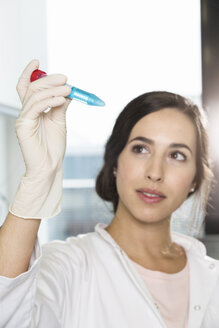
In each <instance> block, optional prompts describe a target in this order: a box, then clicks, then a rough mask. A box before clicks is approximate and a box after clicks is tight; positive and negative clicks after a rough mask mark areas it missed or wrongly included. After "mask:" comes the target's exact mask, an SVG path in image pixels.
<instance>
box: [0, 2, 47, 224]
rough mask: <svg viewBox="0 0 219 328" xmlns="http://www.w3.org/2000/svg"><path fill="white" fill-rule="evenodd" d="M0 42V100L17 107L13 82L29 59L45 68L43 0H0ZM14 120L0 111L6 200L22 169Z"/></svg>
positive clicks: (0, 166) (0, 185)
mask: <svg viewBox="0 0 219 328" xmlns="http://www.w3.org/2000/svg"><path fill="white" fill-rule="evenodd" d="M0 44H1V51H0V89H1V93H0V104H1V105H2V104H3V105H4V104H6V105H8V106H12V107H15V108H17V109H20V107H21V105H20V101H19V97H18V95H17V92H16V84H17V80H18V78H19V76H20V74H21V72H22V71H23V69H24V67H25V66H26V64H27V63H28V62H29V61H30V60H31V59H33V58H38V59H39V60H40V62H41V63H42V65H43V67H44V68H45V69H46V68H47V33H46V1H44V0H37V1H34V0H7V1H6V0H3V1H1V2H0ZM5 110H6V111H7V107H5ZM14 123H15V118H7V117H3V116H1V115H0V157H1V161H0V192H2V193H3V194H5V195H6V196H7V197H8V201H9V202H10V201H11V200H12V198H13V196H14V194H15V192H16V189H17V186H18V183H19V180H20V177H21V175H22V174H23V173H24V163H23V160H22V156H21V152H20V148H19V145H18V142H17V138H16V135H15V131H14ZM0 207H1V208H2V206H1V205H0ZM2 215H3V214H1V213H0V221H1V220H2Z"/></svg>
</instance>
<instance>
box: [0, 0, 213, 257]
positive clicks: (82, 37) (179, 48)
mask: <svg viewBox="0 0 219 328" xmlns="http://www.w3.org/2000/svg"><path fill="white" fill-rule="evenodd" d="M218 17H219V2H218V1H217V0H209V1H208V0H202V1H200V0H183V1H182V0H165V1H163V0H153V1H152V0H135V1H131V0H120V1H118V0H111V1H106V0H92V1H90V0H80V1H75V0H62V1H58V0H38V1H33V0H19V1H17V0H7V1H6V0H3V1H1V2H0V18H1V19H0V24H1V28H0V41H1V53H0V71H1V78H0V88H1V94H0V156H1V161H0V221H1V223H2V222H3V221H4V219H5V217H6V215H7V213H8V205H9V203H10V202H11V201H12V200H13V197H14V195H15V192H16V189H17V187H18V184H19V181H20V179H21V176H22V175H23V174H24V171H25V167H24V163H23V160H22V155H21V152H20V149H19V145H18V142H17V139H16V135H15V131H14V124H15V120H16V118H17V116H18V114H19V110H20V102H19V98H18V95H17V93H16V84H17V80H18V78H19V76H20V74H21V72H22V71H23V69H24V67H25V66H26V65H27V63H28V62H29V61H30V60H31V59H33V58H38V59H39V60H40V63H41V65H40V69H42V70H44V71H46V72H47V73H48V74H51V73H63V74H65V75H67V77H68V83H70V84H72V85H74V86H76V87H78V88H81V89H84V90H87V91H89V92H91V93H94V94H96V95H97V96H98V97H100V98H101V99H103V100H104V101H105V102H106V106H105V107H103V108H96V107H93V108H92V107H89V106H86V105H84V104H82V103H79V102H76V101H73V102H72V103H71V105H70V106H69V109H68V112H67V138H68V139H67V151H66V156H65V159H64V171H63V174H64V180H63V201H62V212H61V213H60V214H59V215H57V216H56V217H55V218H53V219H49V220H44V221H43V222H42V225H41V228H40V233H39V236H40V240H41V242H42V243H45V242H47V241H49V240H52V239H65V238H66V237H68V236H71V235H77V234H79V233H86V232H89V231H93V230H94V227H95V225H96V224H97V223H98V222H103V223H106V224H107V223H109V222H110V220H111V219H112V217H113V214H112V207H111V205H110V204H109V203H107V202H103V201H102V200H101V199H100V198H99V197H98V196H97V195H96V194H95V191H94V185H95V177H96V175H97V173H98V171H99V169H100V168H101V165H102V156H103V151H104V145H105V143H106V141H107V138H108V137H109V135H110V133H111V129H112V127H113V124H114V122H115V119H116V117H117V115H118V114H119V112H120V111H121V110H122V109H123V107H124V106H125V105H126V104H127V103H128V102H129V101H130V100H132V99H133V98H134V97H136V96H138V95H140V94H142V93H145V92H149V91H154V90H166V91H171V92H175V93H179V94H181V95H183V96H185V97H188V98H191V99H192V100H193V101H194V102H196V103H197V104H198V105H201V106H204V109H205V110H206V111H207V113H208V117H209V134H210V142H211V154H212V158H213V162H214V174H215V188H214V190H213V191H212V194H211V201H210V205H209V208H208V214H207V216H206V217H205V218H203V219H205V222H206V223H205V225H204V226H203V230H202V234H201V237H200V239H201V240H202V241H203V242H204V244H205V245H206V247H207V251H208V254H209V255H210V256H212V257H215V258H218V259H219V202H218V192H219V190H218V189H219V187H218V177H219V174H218V162H219V150H218V146H219V133H218V131H219V130H218V123H219V112H218V101H219V99H218V98H219V92H218V90H219V65H218V58H219V42H218V35H219V23H218ZM190 205H191V204H189V203H188V204H186V208H187V209H188V211H189V207H190ZM185 212H186V210H185ZM184 214H185V213H184ZM188 223H189V218H188V216H187V217H186V219H185V215H181V214H180V212H179V213H176V215H175V218H174V220H173V222H172V224H173V230H175V231H179V232H182V233H187V234H189V233H190V234H192V235H194V236H195V237H196V235H195V232H193V233H191V232H189V231H188V226H189V224H188Z"/></svg>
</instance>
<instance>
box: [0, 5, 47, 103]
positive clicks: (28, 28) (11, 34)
mask: <svg viewBox="0 0 219 328" xmlns="http://www.w3.org/2000/svg"><path fill="white" fill-rule="evenodd" d="M0 42H1V51H0V72H1V74H0V90H1V93H0V103H1V104H2V103H3V104H7V105H10V106H14V107H18V108H19V107H20V102H19V98H18V96H17V93H16V84H17V79H18V77H19V75H20V74H21V72H22V70H23V69H24V67H25V66H26V64H27V63H28V62H29V61H30V60H31V59H33V58H39V59H40V61H41V62H42V64H43V66H44V67H45V68H46V67H47V37H46V1H45V0H37V1H34V0H3V1H0Z"/></svg>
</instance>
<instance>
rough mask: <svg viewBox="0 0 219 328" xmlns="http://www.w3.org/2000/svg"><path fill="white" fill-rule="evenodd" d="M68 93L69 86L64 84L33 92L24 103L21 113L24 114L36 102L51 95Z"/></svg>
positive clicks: (65, 95) (69, 90)
mask: <svg viewBox="0 0 219 328" xmlns="http://www.w3.org/2000/svg"><path fill="white" fill-rule="evenodd" d="M70 93H71V88H70V87H68V86H66V85H64V86H59V87H55V88H51V89H46V90H41V91H38V92H35V93H33V94H32V95H31V96H30V98H28V99H27V100H26V102H25V103H24V105H23V109H22V113H21V115H22V116H24V115H25V113H26V112H28V111H29V110H30V109H31V108H32V106H33V105H34V104H35V103H37V102H40V101H42V100H44V99H47V98H51V97H57V96H63V97H67V96H68V95H69V94H70Z"/></svg>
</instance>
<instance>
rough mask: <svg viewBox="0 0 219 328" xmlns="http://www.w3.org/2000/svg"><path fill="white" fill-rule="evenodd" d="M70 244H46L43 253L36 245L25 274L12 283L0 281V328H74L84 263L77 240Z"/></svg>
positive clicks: (84, 269) (4, 279)
mask: <svg viewBox="0 0 219 328" xmlns="http://www.w3.org/2000/svg"><path fill="white" fill-rule="evenodd" d="M73 241H74V242H73V243H71V242H64V241H53V242H49V243H47V244H45V245H43V246H42V250H41V248H40V247H39V244H36V246H35V250H34V253H33V255H32V257H31V261H30V268H29V270H28V271H27V272H25V273H23V274H21V275H19V276H18V277H16V278H13V279H9V278H4V277H0V288H1V297H0V327H4V328H14V327H19V328H45V327H52V328H63V327H70V326H74V323H73V317H74V315H73V314H74V313H75V312H77V311H75V309H76V308H77V306H78V304H77V303H78V300H79V299H80V290H81V285H82V283H83V281H84V279H85V275H86V274H87V263H86V255H85V253H84V251H83V250H82V249H81V248H80V247H78V246H77V238H75V239H74V238H73ZM41 252H42V254H41Z"/></svg>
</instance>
